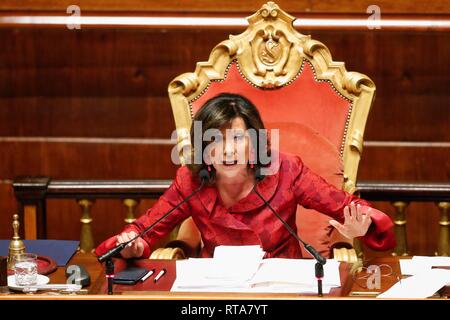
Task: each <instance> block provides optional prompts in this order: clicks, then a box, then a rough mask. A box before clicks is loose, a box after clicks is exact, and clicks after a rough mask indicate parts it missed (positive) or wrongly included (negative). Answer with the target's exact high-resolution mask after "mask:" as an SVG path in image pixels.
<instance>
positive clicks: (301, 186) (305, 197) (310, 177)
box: [291, 157, 395, 250]
mask: <svg viewBox="0 0 450 320" xmlns="http://www.w3.org/2000/svg"><path fill="white" fill-rule="evenodd" d="M291 169H292V173H293V175H294V181H293V190H294V194H295V197H296V200H297V203H298V204H300V205H301V206H303V207H305V208H307V209H314V210H317V211H319V212H322V213H324V214H326V215H328V216H330V217H332V218H333V219H335V220H337V221H339V222H340V223H343V222H344V208H345V207H346V206H348V205H349V204H350V203H352V202H353V203H356V204H360V205H361V206H363V212H367V210H369V208H372V205H371V204H370V203H369V202H368V201H366V200H363V199H361V198H359V197H356V196H354V195H351V194H349V193H348V192H345V191H343V190H340V189H338V188H336V187H335V186H333V185H331V184H329V183H328V182H326V180H325V179H323V178H322V177H320V176H319V175H317V174H315V173H314V172H313V171H311V170H310V169H309V168H308V167H307V166H305V165H304V164H303V162H302V161H301V160H300V158H298V157H296V158H295V161H294V163H293V164H292V168H291ZM371 218H372V224H371V225H370V227H369V230H368V231H367V233H366V235H365V236H363V237H361V238H360V239H361V240H362V241H363V242H364V243H365V244H366V245H368V246H369V247H371V248H372V249H375V250H388V249H392V248H393V247H395V236H394V233H393V231H392V227H393V226H394V224H393V223H392V220H391V218H390V217H389V216H388V215H386V214H385V213H383V212H381V211H379V210H377V209H374V208H372V210H371Z"/></svg>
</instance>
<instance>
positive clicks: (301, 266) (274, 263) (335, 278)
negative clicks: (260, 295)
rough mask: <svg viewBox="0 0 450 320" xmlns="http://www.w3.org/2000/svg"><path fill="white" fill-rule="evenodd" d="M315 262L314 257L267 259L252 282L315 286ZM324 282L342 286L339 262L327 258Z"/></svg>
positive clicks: (325, 284)
mask: <svg viewBox="0 0 450 320" xmlns="http://www.w3.org/2000/svg"><path fill="white" fill-rule="evenodd" d="M315 264H316V261H315V260H312V259H280V258H274V259H265V260H263V262H262V263H261V266H260V268H259V269H258V272H257V273H256V274H255V276H254V277H253V278H252V279H251V280H250V283H251V284H252V285H254V286H260V285H264V284H266V285H282V284H291V285H306V286H311V287H315V286H317V279H316V277H315ZM322 284H323V285H324V286H332V287H340V286H341V278H340V275H339V262H337V261H336V260H327V263H326V264H325V265H324V278H323V280H322Z"/></svg>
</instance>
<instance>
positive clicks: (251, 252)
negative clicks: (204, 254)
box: [205, 245, 265, 281]
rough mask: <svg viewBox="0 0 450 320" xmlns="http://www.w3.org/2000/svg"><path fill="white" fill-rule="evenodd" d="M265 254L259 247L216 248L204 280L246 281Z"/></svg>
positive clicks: (256, 268) (252, 274)
mask: <svg viewBox="0 0 450 320" xmlns="http://www.w3.org/2000/svg"><path fill="white" fill-rule="evenodd" d="M264 254H265V252H264V251H263V250H262V249H261V247H260V246H258V245H256V246H218V247H216V248H215V250H214V258H213V260H212V267H211V269H210V270H209V272H208V273H206V274H205V277H206V278H211V279H223V280H229V281H246V280H249V279H251V278H252V277H253V276H254V274H255V273H256V271H257V270H258V268H259V266H260V264H261V262H262V260H263V257H264Z"/></svg>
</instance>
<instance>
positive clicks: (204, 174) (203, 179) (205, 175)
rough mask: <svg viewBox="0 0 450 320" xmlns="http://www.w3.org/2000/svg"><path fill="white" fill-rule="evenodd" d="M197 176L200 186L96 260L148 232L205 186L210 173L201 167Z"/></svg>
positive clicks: (116, 250) (105, 257)
mask: <svg viewBox="0 0 450 320" xmlns="http://www.w3.org/2000/svg"><path fill="white" fill-rule="evenodd" d="M198 176H199V178H200V180H201V184H200V186H199V187H198V188H197V189H195V190H194V191H193V192H192V193H191V194H190V195H188V196H187V197H186V198H184V199H183V201H181V202H180V203H179V204H177V205H176V206H175V207H173V208H172V209H170V210H169V211H168V212H167V213H165V214H164V215H163V216H162V217H161V218H159V219H158V220H156V221H155V222H154V223H152V224H151V225H150V226H148V227H147V228H145V229H144V230H142V231H141V232H140V233H139V234H138V235H136V236H135V237H134V238H132V239H130V240H128V241H126V242H122V243H120V244H118V245H117V246H115V247H114V248H112V249H111V250H109V251H108V252H106V253H105V254H103V255H101V256H100V257H98V259H97V260H98V261H99V262H100V263H101V262H104V261H106V260H109V259H111V258H112V257H114V256H116V255H117V254H119V253H120V252H121V251H122V250H123V249H124V248H125V247H126V246H127V245H128V244H129V243H130V242H133V241H134V240H136V239H137V238H139V237H142V236H143V235H144V234H146V233H147V232H149V231H150V230H152V229H153V228H154V227H155V226H156V225H157V224H158V223H160V222H161V221H162V220H164V219H165V218H167V216H169V215H170V214H171V213H172V212H174V211H175V210H176V209H178V208H179V207H180V206H181V205H182V204H184V203H185V202H186V201H188V200H189V199H190V198H192V196H194V195H195V194H196V193H197V192H199V191H200V190H201V189H203V187H204V186H205V183H206V182H207V181H209V180H210V175H209V172H208V170H206V169H201V170H200V172H199V173H198Z"/></svg>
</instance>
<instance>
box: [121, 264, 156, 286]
mask: <svg viewBox="0 0 450 320" xmlns="http://www.w3.org/2000/svg"><path fill="white" fill-rule="evenodd" d="M148 272H149V270H147V269H145V268H138V267H129V268H126V269H125V270H122V271H120V272H118V273H116V275H115V276H114V280H113V282H114V283H115V284H131V285H133V284H136V283H137V282H138V281H139V280H141V279H142V278H143V277H144V276H145V275H146V274H147V273H148Z"/></svg>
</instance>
